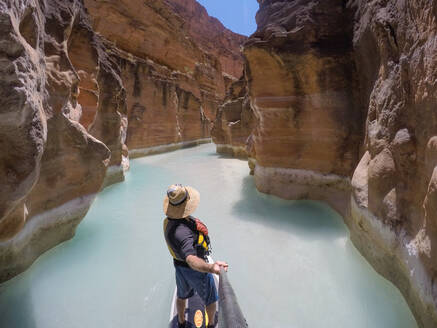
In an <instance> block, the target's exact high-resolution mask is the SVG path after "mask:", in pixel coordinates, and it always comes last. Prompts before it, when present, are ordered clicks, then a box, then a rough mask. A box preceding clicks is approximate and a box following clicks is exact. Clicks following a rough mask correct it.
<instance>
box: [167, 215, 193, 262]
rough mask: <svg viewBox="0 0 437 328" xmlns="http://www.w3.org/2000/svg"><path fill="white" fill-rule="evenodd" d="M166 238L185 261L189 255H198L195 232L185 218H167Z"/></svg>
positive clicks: (178, 255)
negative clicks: (195, 246)
mask: <svg viewBox="0 0 437 328" xmlns="http://www.w3.org/2000/svg"><path fill="white" fill-rule="evenodd" d="M167 220H168V223H167V226H166V228H165V231H164V235H165V239H166V241H167V243H168V244H169V246H170V247H171V249H172V250H173V252H174V253H175V255H176V257H177V258H179V259H181V260H183V261H185V259H186V258H187V256H188V255H197V252H196V249H195V248H194V234H193V231H192V230H191V229H190V228H189V227H188V226H187V222H186V220H184V219H167Z"/></svg>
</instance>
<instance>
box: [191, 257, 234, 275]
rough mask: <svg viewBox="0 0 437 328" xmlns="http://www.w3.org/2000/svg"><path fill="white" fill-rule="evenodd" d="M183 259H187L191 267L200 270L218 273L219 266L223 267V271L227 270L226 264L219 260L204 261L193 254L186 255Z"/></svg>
mask: <svg viewBox="0 0 437 328" xmlns="http://www.w3.org/2000/svg"><path fill="white" fill-rule="evenodd" d="M185 261H187V263H188V265H189V266H190V268H191V269H193V270H196V271H200V272H207V273H215V274H220V267H223V269H224V270H225V271H228V264H227V263H225V262H221V261H217V262H215V263H206V262H205V261H204V260H203V259H201V258H200V257H197V256H195V255H188V256H187V257H186V259H185Z"/></svg>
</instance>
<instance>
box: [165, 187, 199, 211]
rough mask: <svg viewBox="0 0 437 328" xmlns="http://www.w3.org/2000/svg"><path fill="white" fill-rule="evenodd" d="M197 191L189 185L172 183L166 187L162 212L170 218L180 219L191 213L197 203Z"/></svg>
mask: <svg viewBox="0 0 437 328" xmlns="http://www.w3.org/2000/svg"><path fill="white" fill-rule="evenodd" d="M199 201H200V194H199V192H198V191H197V190H196V189H194V188H192V187H189V186H185V187H184V186H182V185H180V184H174V185H171V186H170V187H168V189H167V196H166V197H165V198H164V213H165V215H167V217H169V218H171V219H182V218H186V217H187V216H188V215H190V214H191V213H193V212H194V211H195V210H196V208H197V205H199Z"/></svg>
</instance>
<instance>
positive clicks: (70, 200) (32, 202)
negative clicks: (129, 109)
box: [0, 0, 110, 281]
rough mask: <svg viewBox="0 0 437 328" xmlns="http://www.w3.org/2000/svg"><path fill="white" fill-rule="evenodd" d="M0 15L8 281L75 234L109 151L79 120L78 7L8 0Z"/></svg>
mask: <svg viewBox="0 0 437 328" xmlns="http://www.w3.org/2000/svg"><path fill="white" fill-rule="evenodd" d="M0 15H1V22H2V26H1V30H2V33H1V37H2V42H1V44H2V46H3V47H4V49H3V51H2V54H3V55H2V57H1V67H2V69H3V70H5V74H2V76H1V78H2V83H1V91H2V94H4V97H2V98H1V99H0V102H2V105H1V106H0V107H1V108H2V109H3V110H4V111H5V112H4V118H5V119H4V120H2V123H1V124H2V128H1V129H0V130H1V132H0V133H1V134H2V136H1V141H2V154H3V155H2V157H1V160H0V162H1V167H2V169H1V170H0V181H2V182H1V184H2V195H4V196H2V197H7V198H6V199H2V200H1V201H0V204H1V205H2V208H3V210H2V213H1V214H0V239H1V241H0V281H4V280H6V279H9V278H10V277H12V276H14V275H16V274H17V273H19V272H21V271H23V270H24V269H26V268H27V267H28V266H29V265H30V264H31V263H32V262H33V261H34V260H35V259H36V258H37V257H38V256H39V255H40V254H41V253H43V252H44V251H46V250H47V249H49V248H51V247H53V246H55V245H57V244H58V243H60V242H62V241H64V240H66V239H68V238H71V237H72V236H73V234H74V231H75V228H76V226H77V224H78V223H79V222H80V221H81V220H82V218H83V217H84V215H85V213H86V211H87V209H88V208H89V206H90V205H91V203H92V201H93V199H94V197H95V195H96V193H97V192H98V191H99V190H100V188H101V185H102V183H103V180H104V177H105V172H106V168H107V165H108V163H109V159H110V152H109V150H108V148H107V147H106V146H105V145H104V144H103V143H102V142H100V141H98V140H97V139H95V138H94V137H93V136H91V135H90V134H89V133H88V132H87V131H86V130H85V128H84V127H83V126H82V125H81V124H79V123H78V121H79V120H80V116H81V105H80V103H79V101H78V96H79V88H78V85H79V74H78V71H77V70H76V68H75V67H74V65H73V64H72V62H71V60H70V57H69V42H70V41H71V42H73V41H72V40H77V36H78V33H82V32H83V33H84V34H88V35H90V34H89V33H91V34H92V32H90V30H89V26H88V25H87V22H86V19H85V16H84V12H83V9H82V7H81V6H80V5H79V2H72V3H64V2H62V1H48V2H46V3H45V5H44V6H41V4H40V3H39V2H37V1H31V0H29V1H24V2H22V3H20V6H18V4H17V3H16V2H13V1H11V2H8V1H7V2H6V3H2V4H0ZM70 45H71V44H70ZM7 49H8V50H7ZM7 51H9V53H8V52H7ZM88 51H90V49H88ZM96 53H97V52H96V51H93V52H91V53H88V54H87V53H86V52H85V53H84V56H85V57H86V56H87V55H89V56H90V57H95V56H96ZM3 125H4V128H3ZM54 213H55V214H56V215H54Z"/></svg>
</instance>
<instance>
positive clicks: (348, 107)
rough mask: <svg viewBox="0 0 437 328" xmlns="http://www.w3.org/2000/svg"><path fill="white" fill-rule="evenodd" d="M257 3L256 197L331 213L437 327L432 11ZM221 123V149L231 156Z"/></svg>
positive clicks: (252, 57) (421, 5)
mask: <svg viewBox="0 0 437 328" xmlns="http://www.w3.org/2000/svg"><path fill="white" fill-rule="evenodd" d="M258 2H259V3H260V10H259V12H258V14H257V22H258V30H257V32H256V33H255V34H254V35H252V36H251V37H250V39H249V40H248V42H247V43H246V44H245V47H244V55H245V57H246V59H247V64H246V69H245V71H246V74H245V79H246V80H247V82H248V87H247V88H248V94H247V95H248V97H249V101H250V105H251V108H252V110H253V113H254V118H255V119H254V124H255V126H254V128H253V129H252V131H251V135H250V136H249V134H248V132H247V131H245V136H247V137H248V139H247V143H246V146H247V151H248V152H249V156H250V157H251V160H250V164H251V166H252V169H253V170H254V175H255V181H256V186H257V188H258V189H259V190H261V191H263V192H267V193H272V194H275V195H278V196H281V197H284V198H288V199H299V198H310V199H318V200H324V201H327V202H328V203H330V204H331V205H332V206H333V207H334V208H336V209H337V210H338V211H339V212H340V213H342V214H343V216H344V217H345V221H346V223H347V224H348V225H349V227H350V230H351V237H352V240H353V241H354V243H355V245H356V246H357V247H358V248H359V249H360V251H361V252H362V253H363V254H364V255H365V256H366V257H367V259H368V260H369V261H370V262H371V263H372V264H373V266H374V267H375V269H376V270H378V271H379V272H380V273H381V274H383V275H384V276H385V277H387V278H388V279H390V280H391V281H392V282H393V283H394V284H395V285H396V286H398V287H399V289H400V290H401V292H402V293H403V295H404V296H405V298H406V299H407V301H408V303H409V305H410V307H411V309H412V311H413V313H414V315H415V317H416V319H417V321H418V323H419V325H420V326H421V327H435V326H437V215H436V213H437V212H436V209H437V191H436V188H437V178H436V177H437V169H436V167H437V155H436V154H437V124H436V123H437V111H436V106H437V84H436V81H437V80H436V78H437V49H436V48H437V43H436V40H437V38H436V36H437V35H436V32H437V21H436V15H437V2H436V1H421V0H413V1H396V0H393V1H391V0H388V1H364V0H363V1H360V0H359V1H343V2H339V1H329V0H328V1H308V0H296V1H279V0H277V1H275V0H264V1H261V0H259V1H258ZM243 97H244V94H241V95H238V97H234V98H233V99H238V98H242V99H243ZM225 107H226V105H225V106H224V108H225ZM228 108H230V107H228ZM228 111H229V112H232V113H238V112H239V111H238V110H234V111H231V110H229V109H228ZM224 113H226V110H223V109H221V110H220V111H219V116H218V118H217V121H216V123H215V128H214V129H217V132H216V133H214V138H215V141H216V142H217V143H226V144H227V145H232V138H231V136H232V132H229V130H230V129H229V124H230V123H232V122H234V120H238V118H239V117H238V115H235V116H232V115H230V116H229V118H227V116H226V115H224ZM220 115H221V116H220Z"/></svg>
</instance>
